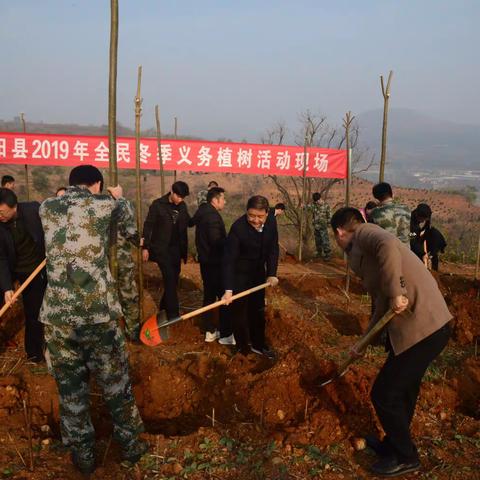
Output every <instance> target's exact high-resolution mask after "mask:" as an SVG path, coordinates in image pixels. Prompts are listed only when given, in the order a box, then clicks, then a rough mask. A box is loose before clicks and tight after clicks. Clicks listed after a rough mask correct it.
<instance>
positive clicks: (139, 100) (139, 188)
mask: <svg viewBox="0 0 480 480" xmlns="http://www.w3.org/2000/svg"><path fill="white" fill-rule="evenodd" d="M141 86H142V66H141V65H140V66H139V67H138V81H137V95H136V97H135V173H136V181H137V198H136V199H137V202H136V203H137V230H138V232H139V233H140V232H141V230H142V219H143V215H142V182H141V173H140V117H141V115H142V98H141V96H140V91H141ZM137 267H138V301H139V305H138V311H139V313H140V315H139V317H140V324H142V321H143V259H142V247H141V246H139V247H138V248H137Z"/></svg>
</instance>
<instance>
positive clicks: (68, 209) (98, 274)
mask: <svg viewBox="0 0 480 480" xmlns="http://www.w3.org/2000/svg"><path fill="white" fill-rule="evenodd" d="M40 218H41V220H42V225H43V230H44V232H45V249H46V257H47V277H48V286H47V290H46V292H45V297H44V300H43V305H42V309H41V312H40V321H41V322H42V323H46V324H51V325H57V326H63V325H69V326H74V327H76V326H83V325H90V324H94V323H105V322H109V321H111V320H115V319H117V318H119V317H121V316H122V309H121V307H120V304H119V301H118V294H117V289H116V286H115V283H114V281H113V278H112V276H111V274H110V268H109V263H108V244H109V231H110V224H111V221H112V220H116V221H117V222H118V229H119V231H120V232H121V234H122V235H123V236H124V237H126V238H127V239H129V240H130V241H132V242H134V243H137V244H138V232H137V229H136V225H135V218H134V212H133V207H132V205H131V204H130V203H129V202H128V201H127V200H125V199H124V198H121V199H119V200H117V201H115V200H114V199H113V198H112V197H111V196H110V195H93V194H92V193H90V191H89V190H87V189H86V188H81V187H69V188H67V192H66V194H65V195H63V196H62V197H54V198H49V199H47V200H45V201H44V202H43V203H42V205H41V207H40Z"/></svg>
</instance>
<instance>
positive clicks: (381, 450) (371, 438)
mask: <svg viewBox="0 0 480 480" xmlns="http://www.w3.org/2000/svg"><path fill="white" fill-rule="evenodd" d="M365 442H366V443H367V447H369V448H371V449H372V450H373V451H374V452H375V453H376V454H377V455H378V456H379V457H388V456H389V455H391V454H392V451H391V450H390V448H389V446H388V445H387V444H386V443H385V442H382V441H381V440H379V439H378V438H377V437H375V435H366V436H365Z"/></svg>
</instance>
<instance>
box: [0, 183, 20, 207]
mask: <svg viewBox="0 0 480 480" xmlns="http://www.w3.org/2000/svg"><path fill="white" fill-rule="evenodd" d="M17 203H18V199H17V196H16V195H15V192H14V191H13V190H10V189H9V188H4V187H2V188H0V205H6V206H7V207H9V208H13V207H14V206H15V205H16V204H17Z"/></svg>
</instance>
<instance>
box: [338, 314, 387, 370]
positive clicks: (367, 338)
mask: <svg viewBox="0 0 480 480" xmlns="http://www.w3.org/2000/svg"><path fill="white" fill-rule="evenodd" d="M395 315H396V313H395V312H394V311H393V310H392V309H390V310H388V311H387V313H385V315H384V316H383V317H382V318H381V319H380V320H379V321H378V322H377V323H376V324H375V325H374V326H373V327H372V328H371V329H370V330H369V331H368V332H367V333H366V334H365V335H364V336H363V337H362V338H361V339H360V340H359V341H358V342H357V343H356V344H355V346H354V349H355V350H356V351H357V352H359V353H360V352H362V351H363V350H365V348H366V347H367V346H368V345H369V344H370V343H371V342H372V340H373V339H374V338H375V337H376V336H377V334H378V333H379V332H380V330H382V328H383V327H384V326H385V325H386V324H387V323H388V322H389V321H390V320H391V319H392V318H393V317H394V316H395ZM354 361H355V358H354V357H352V356H349V357H348V358H347V359H346V360H345V361H344V362H343V363H342V364H341V365H340V366H339V367H338V374H339V375H342V374H343V372H344V371H345V370H346V369H347V368H348V366H349V365H350V364H351V363H353V362H354Z"/></svg>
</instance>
